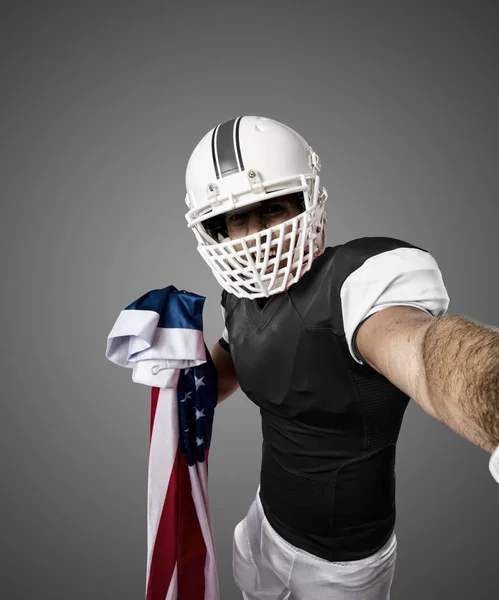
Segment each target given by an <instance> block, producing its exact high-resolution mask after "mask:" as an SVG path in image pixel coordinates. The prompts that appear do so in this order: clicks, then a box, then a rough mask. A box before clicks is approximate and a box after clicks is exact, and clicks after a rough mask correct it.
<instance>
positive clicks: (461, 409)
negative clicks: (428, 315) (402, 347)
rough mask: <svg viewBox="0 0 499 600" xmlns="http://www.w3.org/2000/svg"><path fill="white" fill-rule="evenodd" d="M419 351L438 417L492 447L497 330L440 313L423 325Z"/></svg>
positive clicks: (498, 435)
mask: <svg viewBox="0 0 499 600" xmlns="http://www.w3.org/2000/svg"><path fill="white" fill-rule="evenodd" d="M422 353H423V364H424V370H425V374H426V378H425V385H426V393H427V395H428V397H429V400H430V402H431V405H432V407H433V409H434V411H435V415H436V418H437V419H438V420H440V421H441V422H442V423H444V424H445V425H447V427H449V428H450V429H452V430H453V431H455V432H456V433H458V434H459V435H461V436H463V437H464V438H466V439H467V440H469V441H470V442H472V443H473V444H476V445H477V446H480V447H481V448H483V449H484V450H487V451H488V452H493V451H494V449H495V448H496V447H497V446H498V445H499V330H498V329H496V328H492V327H488V326H484V325H481V324H479V323H476V322H473V321H470V320H468V319H465V318H463V317H459V316H454V315H451V316H445V317H440V318H439V319H435V321H434V322H433V323H432V324H431V326H430V327H428V329H427V330H426V333H425V336H424V340H423V344H422Z"/></svg>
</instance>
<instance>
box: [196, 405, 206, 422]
mask: <svg viewBox="0 0 499 600" xmlns="http://www.w3.org/2000/svg"><path fill="white" fill-rule="evenodd" d="M205 410H206V409H204V408H203V410H198V409H197V408H196V421H197V420H198V419H200V418H201V417H206V415H205V414H204V411H205Z"/></svg>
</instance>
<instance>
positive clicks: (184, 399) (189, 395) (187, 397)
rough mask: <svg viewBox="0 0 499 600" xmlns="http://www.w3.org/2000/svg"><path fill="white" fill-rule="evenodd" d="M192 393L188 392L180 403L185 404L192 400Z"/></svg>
mask: <svg viewBox="0 0 499 600" xmlns="http://www.w3.org/2000/svg"><path fill="white" fill-rule="evenodd" d="M191 395H192V392H186V393H185V396H184V397H183V398H182V400H180V402H185V401H186V400H192V398H191Z"/></svg>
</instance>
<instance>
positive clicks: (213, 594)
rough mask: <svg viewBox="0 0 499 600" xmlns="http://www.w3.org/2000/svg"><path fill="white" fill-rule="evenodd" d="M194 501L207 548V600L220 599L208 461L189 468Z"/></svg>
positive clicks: (205, 570) (205, 569)
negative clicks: (209, 497) (208, 492)
mask: <svg viewBox="0 0 499 600" xmlns="http://www.w3.org/2000/svg"><path fill="white" fill-rule="evenodd" d="M189 476H190V480H191V490H192V499H193V501H194V506H195V508H196V513H197V517H198V522H199V526H200V528H201V533H202V534H203V539H204V543H205V546H206V562H205V568H204V572H205V600H212V599H213V598H218V596H219V590H218V576H217V561H216V554H215V538H214V536H213V526H212V522H211V512H210V506H209V501H207V483H208V473H207V469H206V461H204V462H202V463H196V464H195V465H193V466H192V467H189Z"/></svg>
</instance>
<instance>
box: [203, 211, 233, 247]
mask: <svg viewBox="0 0 499 600" xmlns="http://www.w3.org/2000/svg"><path fill="white" fill-rule="evenodd" d="M200 225H201V226H202V227H203V228H204V230H205V231H206V233H207V234H208V235H209V236H210V237H211V238H213V240H214V241H215V242H218V241H220V236H221V237H222V239H224V238H226V237H229V232H228V231H227V225H226V224H225V215H223V214H222V215H217V216H216V217H211V218H210V219H206V220H205V221H203V222H202V223H200Z"/></svg>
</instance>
